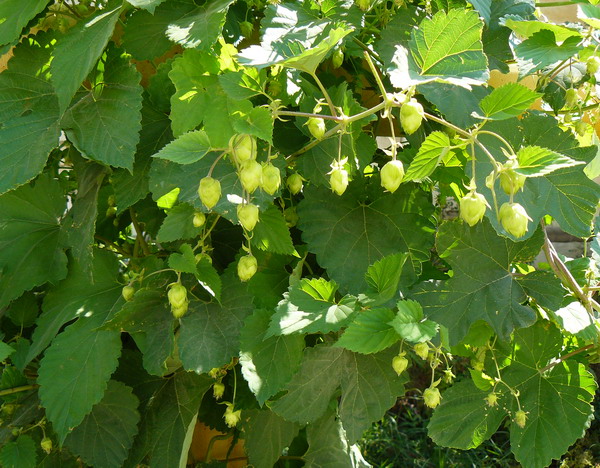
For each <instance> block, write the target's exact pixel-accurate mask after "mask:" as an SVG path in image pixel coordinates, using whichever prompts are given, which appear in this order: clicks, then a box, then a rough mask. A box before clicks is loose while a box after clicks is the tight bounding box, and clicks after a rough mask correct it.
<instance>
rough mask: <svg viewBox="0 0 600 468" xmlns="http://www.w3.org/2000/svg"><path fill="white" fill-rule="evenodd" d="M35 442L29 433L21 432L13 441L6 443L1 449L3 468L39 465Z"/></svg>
mask: <svg viewBox="0 0 600 468" xmlns="http://www.w3.org/2000/svg"><path fill="white" fill-rule="evenodd" d="M35 449H36V447H35V442H34V441H33V439H32V438H31V437H29V436H28V435H27V434H21V435H20V436H19V437H17V439H16V440H15V441H13V442H8V443H6V444H4V446H3V447H2V449H1V450H0V463H2V467H3V468H35V467H36V466H37V464H36V461H37V460H36V459H37V454H36V450H35Z"/></svg>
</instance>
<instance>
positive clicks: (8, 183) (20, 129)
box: [0, 3, 60, 193]
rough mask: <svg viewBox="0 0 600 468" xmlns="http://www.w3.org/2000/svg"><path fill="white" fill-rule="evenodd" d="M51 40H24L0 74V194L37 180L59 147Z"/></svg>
mask: <svg viewBox="0 0 600 468" xmlns="http://www.w3.org/2000/svg"><path fill="white" fill-rule="evenodd" d="M5 4H6V3H3V5H5ZM23 11H25V10H23ZM0 27H2V26H1V25H0ZM52 40H53V35H52V34H51V33H38V34H37V35H36V36H32V37H29V38H27V39H24V40H23V41H22V42H21V43H20V44H19V45H18V46H17V47H16V48H15V49H14V50H13V53H14V56H13V57H12V58H11V59H10V61H9V62H8V68H7V69H6V70H4V71H3V72H2V74H0V109H1V111H0V141H2V152H1V153H0V166H1V167H2V170H1V171H0V193H4V192H6V191H8V190H11V189H13V188H15V187H17V186H19V185H22V184H24V183H25V182H27V181H29V180H31V179H33V178H34V177H35V176H37V175H38V174H39V173H40V172H41V171H42V169H43V168H44V165H45V164H46V160H47V159H48V154H50V151H51V150H52V149H53V148H54V147H56V146H57V145H58V137H59V136H60V129H59V126H58V121H59V118H60V116H59V110H58V99H57V97H56V95H55V94H54V88H53V86H52V83H50V77H49V75H48V62H49V61H50V53H51V47H52V45H51V44H52Z"/></svg>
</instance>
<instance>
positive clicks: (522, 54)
mask: <svg viewBox="0 0 600 468" xmlns="http://www.w3.org/2000/svg"><path fill="white" fill-rule="evenodd" d="M580 42H581V37H578V36H571V37H568V38H566V39H565V40H564V41H562V43H561V44H560V45H558V44H557V40H556V38H555V36H554V32H552V31H549V30H547V29H543V30H541V31H538V32H536V33H534V34H532V35H531V36H530V37H529V38H528V39H526V40H524V41H523V42H521V43H520V44H518V45H517V46H516V47H515V53H516V55H517V58H518V59H519V73H520V74H521V75H530V74H533V73H535V72H537V71H539V70H542V69H543V68H545V67H548V66H550V65H553V64H555V63H556V62H561V61H563V60H567V59H570V58H571V57H573V56H575V55H577V53H578V52H579V51H580V50H581V49H583V45H579V43H580Z"/></svg>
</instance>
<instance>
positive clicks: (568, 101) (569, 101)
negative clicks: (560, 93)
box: [565, 88, 577, 109]
mask: <svg viewBox="0 0 600 468" xmlns="http://www.w3.org/2000/svg"><path fill="white" fill-rule="evenodd" d="M575 104H577V90H576V89H574V88H569V89H567V91H566V92H565V107H566V108H568V109H571V108H572V107H573V106H575Z"/></svg>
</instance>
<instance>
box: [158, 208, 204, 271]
mask: <svg viewBox="0 0 600 468" xmlns="http://www.w3.org/2000/svg"><path fill="white" fill-rule="evenodd" d="M195 214H196V210H195V209H194V207H192V206H190V205H188V204H187V203H181V204H179V205H177V206H174V207H173V208H171V209H170V210H169V211H168V213H167V217H166V218H165V220H164V221H163V223H162V225H161V226H160V230H159V231H158V235H157V236H156V240H157V241H158V242H173V241H176V240H179V239H193V238H194V237H197V236H198V235H200V233H201V232H202V226H201V227H195V226H194V223H193V219H194V215H195ZM176 255H177V254H176ZM194 269H195V268H194ZM188 273H190V272H188Z"/></svg>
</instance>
